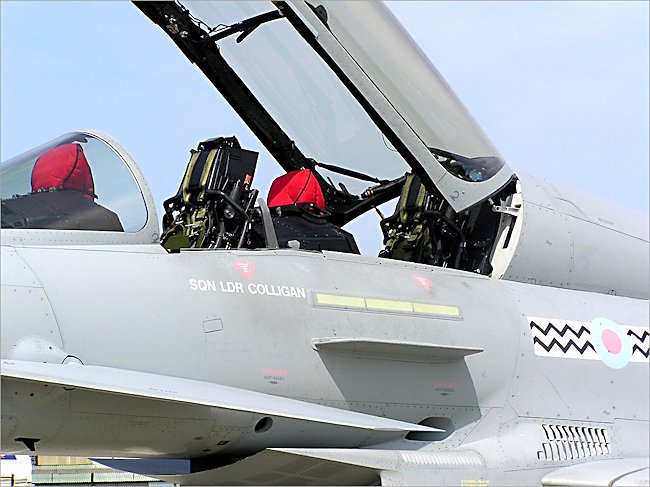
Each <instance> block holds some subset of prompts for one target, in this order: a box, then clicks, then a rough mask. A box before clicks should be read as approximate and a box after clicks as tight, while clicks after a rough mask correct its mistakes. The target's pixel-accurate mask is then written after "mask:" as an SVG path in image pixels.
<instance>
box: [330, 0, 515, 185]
mask: <svg viewBox="0 0 650 487" xmlns="http://www.w3.org/2000/svg"><path fill="white" fill-rule="evenodd" d="M319 3H320V4H322V6H323V7H324V8H325V11H326V12H327V26H328V27H329V29H330V31H331V32H332V34H333V35H334V37H336V39H337V40H338V41H339V42H340V43H341V45H343V46H344V47H345V49H346V50H347V51H348V53H349V54H350V55H351V56H352V58H353V59H354V60H355V61H356V62H357V63H358V64H359V66H360V67H361V69H362V70H363V71H364V72H365V73H366V74H367V75H368V77H369V78H370V79H372V81H373V83H374V84H375V85H376V86H377V88H379V90H380V91H381V92H382V93H383V94H384V96H386V98H387V99H389V100H390V102H391V104H392V105H393V106H394V107H395V108H396V110H397V111H398V112H399V113H400V115H401V116H402V117H403V118H404V119H405V120H406V122H407V123H408V124H409V126H410V127H411V128H412V129H413V130H414V132H415V133H416V134H418V136H419V137H420V138H421V139H422V141H423V142H424V143H425V144H426V145H427V147H430V148H432V149H434V150H435V149H438V150H440V151H445V152H447V153H453V154H457V155H459V156H462V158H457V159H458V160H456V163H458V164H459V165H461V166H463V165H464V166H466V168H467V170H466V171H462V172H458V171H456V172H454V171H452V172H454V174H455V175H457V176H459V177H462V178H463V179H466V180H469V181H479V180H485V179H488V178H489V177H490V176H491V175H493V174H494V173H496V171H498V169H499V168H500V167H501V166H502V165H503V159H502V157H501V155H500V154H499V152H498V151H497V149H496V148H495V147H494V146H493V145H492V142H491V141H490V140H489V139H488V137H487V135H485V133H484V132H483V130H482V129H481V127H480V126H479V125H478V124H477V123H476V121H475V120H474V118H473V117H472V116H471V114H470V113H469V112H468V111H467V109H466V108H465V106H464V105H463V104H462V102H461V101H460V100H459V99H458V97H457V96H456V95H455V94H454V92H453V90H452V89H451V87H450V86H449V85H448V84H447V83H446V82H445V80H444V79H443V78H442V76H441V75H440V73H439V72H438V70H437V69H436V68H435V66H434V65H433V64H432V63H431V62H430V61H429V59H428V58H427V57H426V56H425V55H424V53H423V52H422V51H421V50H420V48H419V47H418V46H417V44H415V43H414V42H413V40H412V39H411V37H410V35H409V34H408V33H407V32H406V31H405V30H404V28H403V27H402V26H401V25H400V24H399V22H397V20H396V19H395V18H394V17H393V15H392V14H391V13H390V11H389V10H388V9H387V8H385V7H384V6H382V5H377V3H378V2H341V1H323V2H319ZM432 28H435V24H434V23H432ZM434 155H435V156H436V157H437V158H438V160H439V161H440V160H441V159H443V158H444V156H441V155H440V154H437V153H435V152H434ZM473 158H481V159H482V160H481V161H478V160H476V162H477V164H476V165H477V166H483V167H484V169H483V170H484V171H485V172H484V173H483V174H478V173H477V172H476V171H475V172H474V173H473V174H472V175H471V176H470V174H469V173H470V171H471V169H472V167H470V166H471V165H472V162H471V161H469V160H468V159H473ZM463 159H464V160H463ZM443 165H444V164H443Z"/></svg>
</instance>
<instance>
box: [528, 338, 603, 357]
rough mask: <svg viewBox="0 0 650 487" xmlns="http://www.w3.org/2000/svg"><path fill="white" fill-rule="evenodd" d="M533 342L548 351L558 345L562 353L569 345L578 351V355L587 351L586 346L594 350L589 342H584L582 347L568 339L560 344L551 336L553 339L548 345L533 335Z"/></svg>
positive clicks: (565, 351)
mask: <svg viewBox="0 0 650 487" xmlns="http://www.w3.org/2000/svg"><path fill="white" fill-rule="evenodd" d="M535 343H537V344H539V345H540V346H541V347H542V348H543V349H544V350H546V351H547V352H550V351H551V349H552V348H553V347H554V346H558V347H559V348H560V350H562V351H563V352H564V353H567V351H568V350H569V349H570V348H571V347H573V348H575V349H576V350H577V351H578V352H580V355H584V353H585V352H586V351H587V349H588V348H591V349H592V350H593V351H594V352H595V351H596V349H595V348H594V346H593V345H592V344H591V342H585V344H584V345H583V346H582V347H579V346H578V345H577V344H576V343H575V342H574V341H573V340H569V342H568V343H567V344H566V345H562V344H561V343H560V342H558V341H557V340H556V339H555V338H553V340H551V343H549V344H548V346H546V344H545V343H544V342H542V341H541V340H540V339H539V338H537V337H534V338H533V344H535Z"/></svg>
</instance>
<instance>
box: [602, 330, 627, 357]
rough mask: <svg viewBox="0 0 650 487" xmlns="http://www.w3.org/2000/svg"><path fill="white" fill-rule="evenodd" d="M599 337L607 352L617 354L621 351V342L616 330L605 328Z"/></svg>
mask: <svg viewBox="0 0 650 487" xmlns="http://www.w3.org/2000/svg"><path fill="white" fill-rule="evenodd" d="M600 338H601V340H602V341H603V345H605V348H606V349H607V351H608V352H609V353H613V354H615V355H617V354H619V353H620V352H621V349H622V348H623V343H622V342H621V339H620V338H619V336H618V334H617V333H616V332H614V331H612V330H608V329H605V330H603V332H602V334H601V335H600Z"/></svg>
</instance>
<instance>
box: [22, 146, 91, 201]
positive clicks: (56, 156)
mask: <svg viewBox="0 0 650 487" xmlns="http://www.w3.org/2000/svg"><path fill="white" fill-rule="evenodd" d="M52 188H54V189H72V190H76V191H80V192H82V193H84V194H85V195H86V198H88V199H89V200H91V201H92V200H93V199H94V198H95V184H94V182H93V174H92V171H91V170H90V166H89V165H88V160H87V159H86V155H85V154H84V151H83V148H82V147H81V146H80V145H79V144H62V145H60V146H58V147H55V148H54V149H52V150H49V151H47V152H46V153H45V154H43V155H41V157H39V158H38V160H37V161H36V164H35V165H34V169H32V192H33V193H35V192H37V191H39V190H44V191H47V190H50V189H52Z"/></svg>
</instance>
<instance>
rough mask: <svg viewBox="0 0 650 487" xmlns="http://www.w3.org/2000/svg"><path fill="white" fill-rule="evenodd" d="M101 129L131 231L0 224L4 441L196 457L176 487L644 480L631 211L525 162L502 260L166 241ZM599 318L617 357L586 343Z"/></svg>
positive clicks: (637, 237) (644, 328)
mask: <svg viewBox="0 0 650 487" xmlns="http://www.w3.org/2000/svg"><path fill="white" fill-rule="evenodd" d="M296 8H297V10H298V11H300V12H302V13H303V14H304V15H305V17H309V16H310V15H311V11H309V10H305V11H304V12H303V10H304V5H299V6H298V7H296ZM312 29H315V30H317V31H319V29H320V31H323V29H322V28H320V27H319V25H318V24H317V23H316V24H314V25H313V26H312ZM320 31H319V38H320V36H321V34H322V39H323V42H324V43H325V42H326V39H327V38H328V36H327V33H326V32H325V31H323V32H322V33H321V32H320ZM332 49H333V51H332V52H334V51H336V50H337V49H338V48H335V47H332ZM338 52H339V54H340V55H341V56H343V54H342V53H341V52H340V49H338ZM337 55H338V54H337ZM351 66H352V65H349V66H346V67H344V68H343V69H346V70H349V73H350V76H351V77H353V79H355V82H358V83H359V85H358V86H359V87H360V89H362V90H363V91H364V93H365V94H366V95H367V96H368V99H369V100H370V101H371V103H376V104H377V106H378V107H379V108H380V111H381V113H382V114H383V115H384V116H385V117H386V120H387V123H389V124H392V126H393V127H394V128H395V129H396V130H397V132H398V133H399V134H400V136H402V137H403V140H404V143H405V144H406V145H407V146H408V147H410V148H411V150H412V151H413V154H414V155H415V156H416V157H418V158H421V159H420V160H422V161H425V160H426V157H427V156H426V155H425V153H424V152H423V151H424V150H426V149H425V148H424V146H423V144H422V143H421V141H419V140H418V138H417V137H416V135H415V134H414V133H413V132H412V131H411V130H410V129H409V128H408V127H406V126H405V124H404V123H403V119H401V116H400V114H399V113H397V112H394V111H391V109H390V108H387V107H386V106H384V105H385V103H386V100H382V99H381V98H380V97H379V95H378V94H377V93H373V88H372V86H371V84H370V81H369V80H368V79H365V80H364V78H363V76H360V73H359V72H358V70H356V68H354V67H353V66H352V67H351ZM355 76H358V78H355ZM382 104H384V105H382ZM382 106H384V108H381V107H382ZM384 109H385V110H384ZM104 140H106V141H107V142H109V143H110V144H111V145H112V147H114V148H115V150H116V151H117V152H118V153H120V154H121V155H122V157H123V159H124V161H125V163H126V164H127V165H128V166H129V168H130V169H131V171H132V173H133V174H134V175H135V178H136V180H137V181H138V184H140V186H141V188H142V192H143V195H144V199H145V202H146V205H147V208H148V212H149V219H148V222H147V225H146V226H145V229H144V230H143V231H141V232H139V233H137V234H132V235H127V234H118V233H108V232H83V231H81V232H59V231H47V230H43V231H38V230H5V229H3V230H2V254H1V258H2V266H1V267H2V275H1V288H2V314H1V316H0V318H1V320H2V329H1V332H2V340H1V349H0V356H1V357H2V359H3V364H4V366H3V367H2V436H1V444H0V448H1V449H2V451H3V452H6V453H28V452H27V450H26V447H25V445H24V444H23V443H22V442H20V441H19V440H17V439H18V438H32V439H38V440H39V441H38V442H37V443H36V453H37V454H56V455H65V454H71V455H87V456H127V457H142V458H176V459H182V458H188V459H192V461H193V462H194V463H195V465H196V466H197V468H198V469H199V470H200V471H199V472H195V473H191V474H186V473H185V474H180V473H179V475H175V476H174V475H172V476H168V477H165V478H166V479H168V480H171V481H176V482H181V483H185V484H234V483H249V484H257V485H274V484H276V485H278V484H279V485H283V484H284V485H286V484H291V483H312V484H326V485H336V484H339V485H341V484H343V485H346V484H347V485H349V484H367V483H378V482H381V483H382V484H383V485H415V484H417V485H423V484H429V485H467V483H468V482H469V483H473V484H474V485H487V484H488V483H489V485H540V483H542V482H543V481H544V482H559V483H568V482H571V483H572V485H595V484H599V483H603V482H610V483H611V482H612V481H613V482H614V485H618V484H623V485H634V484H639V483H643V482H645V483H646V484H647V479H648V477H647V463H645V464H644V463H643V461H640V460H638V459H644V460H645V459H647V458H648V455H649V451H648V437H647V431H648V424H649V418H648V409H649V405H650V404H649V402H650V399H649V391H648V386H647V384H648V349H649V345H650V335H649V334H648V301H647V296H648V292H647V287H648V284H647V279H648V278H647V274H646V275H645V276H643V275H642V272H641V273H640V272H639V271H638V270H637V268H635V265H636V266H637V267H638V268H642V267H643V266H642V264H643V263H646V266H645V268H647V258H648V257H647V240H648V238H647V233H645V234H644V233H643V231H642V230H639V228H640V223H639V220H638V219H635V218H634V217H632V216H630V215H628V214H627V213H625V212H623V211H621V210H618V209H615V208H603V207H601V206H600V204H599V203H596V202H594V201H593V200H589V199H587V198H583V197H580V196H576V195H575V194H573V193H571V192H567V191H565V190H564V189H561V188H557V187H554V186H552V185H549V184H547V183H545V182H541V181H539V180H534V179H531V178H527V177H525V176H522V177H521V178H520V181H519V183H520V191H521V196H522V203H521V206H520V207H519V208H518V209H517V208H516V207H513V208H510V209H507V210H506V211H507V212H506V213H502V219H503V222H505V221H506V218H507V219H510V220H512V219H513V217H514V218H516V220H515V221H516V222H518V224H516V225H515V231H514V232H513V236H512V237H513V239H512V247H511V250H512V253H508V252H501V251H498V252H495V258H497V259H498V258H502V260H504V261H505V266H504V271H505V274H504V275H503V276H501V275H495V276H491V277H486V276H480V275H477V274H473V273H470V272H464V271H457V270H452V269H444V268H437V267H432V266H426V265H421V264H413V263H408V262H400V261H391V260H384V259H379V258H374V257H365V256H358V255H351V254H340V253H336V252H310V251H301V250H295V249H273V250H271V249H259V250H194V251H182V252H180V253H176V254H168V253H167V252H166V251H165V250H164V249H162V248H161V247H160V246H159V245H158V244H157V243H155V241H156V239H157V236H156V234H157V231H158V227H157V225H158V224H157V220H156V218H155V210H154V206H153V201H152V199H151V196H150V194H149V192H148V190H147V189H146V184H145V182H144V180H143V179H142V177H141V174H140V172H139V169H138V168H137V165H136V164H135V162H134V161H133V160H132V159H131V158H130V157H128V155H127V154H126V153H125V152H124V150H123V149H122V148H121V147H119V145H117V144H116V143H115V142H114V141H111V140H110V139H109V138H105V139H104ZM427 154H428V152H427ZM431 171H432V174H433V173H434V172H435V171H436V169H434V168H432V169H431ZM438 176H440V175H438ZM432 177H433V176H432ZM437 180H438V182H439V184H440V186H439V187H441V188H443V189H444V188H446V186H445V184H446V183H444V177H443V178H438V179H437ZM476 187H478V186H476ZM493 189H494V188H493ZM489 191H491V190H489ZM489 191H488V192H489ZM483 196H484V195H483ZM464 198H465V197H464ZM476 198H478V199H480V198H482V196H481V195H479V194H478V193H472V194H469V193H468V194H467V195H466V199H464V200H463V202H464V203H463V202H461V203H459V204H460V205H461V206H462V205H463V204H465V203H469V202H470V201H475V200H476ZM590 201H591V202H590ZM508 212H509V213H508ZM598 217H600V218H601V219H603V222H600V221H597V219H598ZM594 218H595V219H596V220H594ZM607 222H611V224H609V223H607ZM547 240H548V241H549V242H550V243H551V245H548V244H547V243H546V241H547ZM593 242H598V243H599V245H598V246H596V247H594V246H593V245H592V243H593ZM592 248H594V249H596V250H597V251H598V254H594V253H592V252H591V249H592ZM620 255H625V256H629V258H627V259H623V258H619V256H620ZM580 259H585V262H586V264H585V265H584V266H582V267H581V266H580V265H578V263H579V262H580ZM243 264H245V265H244V267H245V268H246V269H247V270H248V272H246V273H244V272H242V269H243V267H242V265H243ZM501 277H503V278H501ZM610 288H611V289H614V290H616V293H617V294H618V295H616V296H614V295H609V294H607V293H608V292H609V291H610V290H611V289H610ZM18 295H20V299H18V298H17V297H18ZM321 295H328V296H330V298H328V299H329V300H327V299H326V300H323V299H322V296H321ZM319 296H320V297H319ZM331 296H334V298H331ZM324 303H326V304H324ZM427 306H429V307H427ZM430 306H437V307H436V308H431V307H430ZM445 307H446V308H445ZM454 309H457V310H458V312H453V310H454ZM422 310H428V311H427V312H422ZM431 310H435V312H432V311H431ZM445 310H446V312H447V314H445ZM603 318H604V319H607V320H608V321H607V323H611V322H614V324H613V325H611V326H612V327H613V328H612V329H613V330H614V332H615V333H621V335H620V337H621V338H620V341H621V343H622V346H625V347H628V345H629V348H627V349H626V350H625V351H626V352H630V353H629V357H628V358H629V360H628V361H627V362H626V361H623V363H620V362H616V361H612V360H611V357H609V355H607V353H606V352H603V351H602V347H600V345H599V340H600V341H601V342H602V341H603V340H604V338H603V337H605V336H606V335H605V334H601V333H600V332H599V328H598V326H601V324H602V319H603ZM599 319H600V321H599ZM612 329H610V332H612ZM592 332H593V333H592ZM625 333H627V334H625ZM610 337H611V333H610ZM632 344H633V345H634V347H635V348H633V349H632ZM601 345H602V344H601ZM597 350H601V351H600V352H597ZM474 352H475V353H474ZM266 418H271V420H272V421H269V420H268V419H266ZM420 422H422V425H419V426H418V423H420ZM443 425H444V427H443ZM434 429H446V430H448V431H445V433H444V434H442V433H441V432H439V431H435V430H434ZM416 430H417V431H418V433H417V439H412V438H414V436H408V434H409V432H413V431H416ZM233 457H234V458H233ZM239 458H241V459H240V460H239V461H237V462H234V461H233V460H234V459H239ZM644 465H645V466H644ZM614 477H615V478H614ZM544 479H545V480H544ZM617 483H618V484H617Z"/></svg>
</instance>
